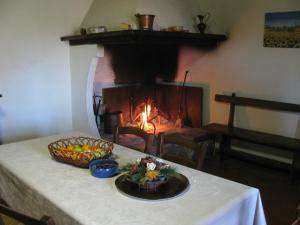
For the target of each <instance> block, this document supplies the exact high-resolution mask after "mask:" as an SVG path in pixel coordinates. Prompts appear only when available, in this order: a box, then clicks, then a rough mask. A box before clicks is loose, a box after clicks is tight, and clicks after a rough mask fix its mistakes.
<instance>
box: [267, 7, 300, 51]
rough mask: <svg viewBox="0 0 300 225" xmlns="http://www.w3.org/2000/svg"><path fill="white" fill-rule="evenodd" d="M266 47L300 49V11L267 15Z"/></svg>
mask: <svg viewBox="0 0 300 225" xmlns="http://www.w3.org/2000/svg"><path fill="white" fill-rule="evenodd" d="M264 47H270V48H299V47H300V11H292V12H272V13H266V14H265V33H264Z"/></svg>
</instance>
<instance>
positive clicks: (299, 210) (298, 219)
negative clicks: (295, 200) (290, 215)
mask: <svg viewBox="0 0 300 225" xmlns="http://www.w3.org/2000/svg"><path fill="white" fill-rule="evenodd" d="M291 225H300V205H299V206H298V207H297V215H296V219H295V221H294V222H293V223H292V224H291Z"/></svg>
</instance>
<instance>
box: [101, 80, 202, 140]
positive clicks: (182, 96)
mask: <svg viewBox="0 0 300 225" xmlns="http://www.w3.org/2000/svg"><path fill="white" fill-rule="evenodd" d="M102 92H103V102H104V104H105V107H106V110H107V112H116V111H119V112H122V118H123V121H122V125H123V126H134V127H139V128H140V129H143V130H145V131H146V132H147V133H150V134H153V135H157V134H158V133H159V132H168V131H170V130H172V129H176V128H181V127H201V126H202V101H203V97H202V96H203V90H202V88H201V87H187V86H182V85H181V86H179V85H169V84H157V85H129V86H125V87H113V88H104V89H103V91H102Z"/></svg>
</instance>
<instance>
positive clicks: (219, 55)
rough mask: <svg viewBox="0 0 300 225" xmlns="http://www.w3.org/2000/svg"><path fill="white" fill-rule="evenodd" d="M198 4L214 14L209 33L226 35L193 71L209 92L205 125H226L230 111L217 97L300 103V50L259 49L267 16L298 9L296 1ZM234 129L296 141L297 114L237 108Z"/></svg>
mask: <svg viewBox="0 0 300 225" xmlns="http://www.w3.org/2000/svg"><path fill="white" fill-rule="evenodd" d="M200 2H201V3H202V10H203V11H209V12H211V14H212V19H211V20H210V21H209V28H208V29H209V30H210V31H211V32H214V33H227V34H228V40H227V41H226V42H224V43H223V44H222V45H221V46H220V48H219V49H217V50H215V51H213V52H211V53H209V54H207V55H205V56H204V57H202V58H201V59H200V60H198V61H197V62H196V63H195V64H194V65H193V66H192V68H191V72H192V77H193V81H195V82H198V83H202V84H206V85H207V86H208V87H209V90H210V92H209V94H210V97H209V99H210V100H209V103H210V107H209V109H206V110H208V111H209V115H210V118H209V121H211V122H218V123H224V124H226V123H227V121H228V112H229V106H228V104H222V103H217V102H215V100H214V96H215V94H230V93H231V92H236V93H237V95H238V96H246V97H254V98H261V99H266V100H276V101H283V102H290V103H296V104H300V95H299V90H300V67H299V59H300V49H291V48H264V47H263V35H264V15H265V12H281V11H295V10H300V1H298V0H287V1H274V0H264V1H261V0H252V1H239V0H226V1H225V0H224V1H214V2H212V1H200V0H198V3H199V4H200ZM235 124H236V125H238V126H239V127H245V128H250V129H255V130H260V131H265V132H270V133H274V134H279V135H285V136H290V137H297V138H300V120H299V114H293V113H281V112H272V111H268V110H259V109H254V108H246V107H240V108H238V109H237V112H236V120H235Z"/></svg>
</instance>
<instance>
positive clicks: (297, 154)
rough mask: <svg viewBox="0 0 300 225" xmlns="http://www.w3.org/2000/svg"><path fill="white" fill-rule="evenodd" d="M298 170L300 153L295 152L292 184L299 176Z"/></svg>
mask: <svg viewBox="0 0 300 225" xmlns="http://www.w3.org/2000/svg"><path fill="white" fill-rule="evenodd" d="M297 170H300V152H299V151H295V153H294V157H293V162H292V165H291V168H290V181H291V184H293V183H294V182H295V179H296V176H297Z"/></svg>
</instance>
